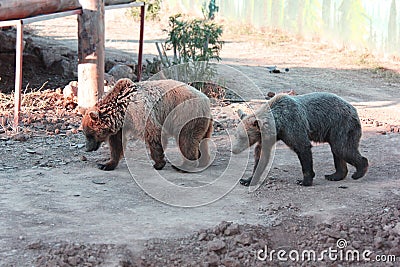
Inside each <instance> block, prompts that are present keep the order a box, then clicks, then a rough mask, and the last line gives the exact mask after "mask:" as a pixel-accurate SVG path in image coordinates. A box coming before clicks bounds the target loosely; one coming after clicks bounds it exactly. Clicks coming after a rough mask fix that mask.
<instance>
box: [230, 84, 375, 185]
mask: <svg viewBox="0 0 400 267" xmlns="http://www.w3.org/2000/svg"><path fill="white" fill-rule="evenodd" d="M239 115H240V114H239ZM241 117H242V118H241V119H242V122H241V123H240V124H239V125H238V127H237V130H236V133H235V140H234V142H233V146H232V152H233V153H240V152H242V151H243V150H245V149H246V148H247V147H249V146H252V145H254V144H256V143H257V144H256V147H255V150H254V159H255V164H254V169H253V174H252V176H251V177H250V178H248V179H243V178H242V179H241V180H240V183H241V184H242V185H245V186H249V185H250V182H251V181H252V179H253V182H252V184H255V183H257V182H258V181H259V179H260V177H261V175H262V173H263V171H264V170H265V168H266V167H267V165H268V162H269V158H270V154H271V148H272V146H273V145H274V143H275V142H276V141H279V140H282V141H283V142H284V143H285V144H286V145H287V146H289V147H290V148H291V149H292V150H293V151H294V152H295V153H296V154H297V156H298V158H299V160H300V163H301V167H302V171H303V179H302V180H299V181H298V182H299V184H301V185H304V186H311V185H312V182H313V178H314V176H315V173H314V170H313V160H312V153H311V143H310V140H311V141H315V142H327V143H329V145H330V147H331V151H332V154H333V160H334V163H335V169H336V172H335V173H333V174H330V175H326V176H325V177H326V179H328V180H330V181H339V180H342V179H344V178H345V177H346V175H347V172H348V171H347V165H346V163H349V164H351V165H353V166H354V167H356V172H355V173H354V174H353V176H352V178H353V179H359V178H361V177H363V176H364V175H365V173H366V172H367V169H368V160H367V159H366V158H365V157H363V156H361V154H360V152H359V151H358V146H359V143H360V138H361V134H362V131H361V123H360V120H359V117H358V114H357V110H356V109H355V108H354V107H353V106H352V105H351V104H349V103H348V102H346V101H345V100H343V99H342V98H340V97H338V96H337V95H335V94H331V93H323V92H315V93H310V94H305V95H298V96H289V95H287V94H280V95H276V96H275V97H273V98H272V99H270V100H269V101H268V102H267V103H266V104H264V105H263V106H262V107H261V108H260V109H258V110H257V111H255V114H252V115H249V116H246V115H245V114H242V116H241Z"/></svg>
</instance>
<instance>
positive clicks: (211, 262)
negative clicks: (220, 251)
mask: <svg viewBox="0 0 400 267" xmlns="http://www.w3.org/2000/svg"><path fill="white" fill-rule="evenodd" d="M204 262H205V263H207V265H208V266H218V265H219V262H220V261H219V257H218V255H216V254H211V255H209V256H206V257H205V258H204Z"/></svg>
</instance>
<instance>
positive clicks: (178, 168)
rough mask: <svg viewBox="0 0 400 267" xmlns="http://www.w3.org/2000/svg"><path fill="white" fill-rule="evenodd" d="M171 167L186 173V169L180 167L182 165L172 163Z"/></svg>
mask: <svg viewBox="0 0 400 267" xmlns="http://www.w3.org/2000/svg"><path fill="white" fill-rule="evenodd" d="M172 168H173V169H175V170H177V171H178V172H182V173H187V171H186V170H185V169H184V168H182V166H175V165H172Z"/></svg>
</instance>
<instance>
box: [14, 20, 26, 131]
mask: <svg viewBox="0 0 400 267" xmlns="http://www.w3.org/2000/svg"><path fill="white" fill-rule="evenodd" d="M16 27H17V40H16V45H15V93H14V131H15V132H18V124H19V112H20V110H21V88H22V56H23V50H24V44H23V41H24V32H23V29H24V25H23V23H22V20H19V21H18V23H17V25H16Z"/></svg>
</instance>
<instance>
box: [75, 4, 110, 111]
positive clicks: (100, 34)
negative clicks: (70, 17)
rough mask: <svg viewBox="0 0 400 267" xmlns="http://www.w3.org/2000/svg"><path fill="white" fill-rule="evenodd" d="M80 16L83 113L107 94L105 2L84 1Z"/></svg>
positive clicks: (79, 95)
mask: <svg viewBox="0 0 400 267" xmlns="http://www.w3.org/2000/svg"><path fill="white" fill-rule="evenodd" d="M80 3H81V5H82V14H81V15H79V16H78V40H79V42H78V106H79V109H80V111H81V112H84V110H86V109H87V108H89V107H92V106H94V105H95V104H96V102H97V100H98V99H99V98H100V97H101V96H102V95H103V93H104V50H105V42H104V28H105V22H104V0H80Z"/></svg>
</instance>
